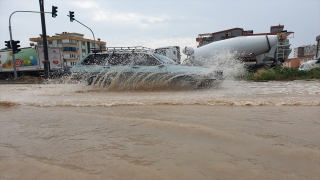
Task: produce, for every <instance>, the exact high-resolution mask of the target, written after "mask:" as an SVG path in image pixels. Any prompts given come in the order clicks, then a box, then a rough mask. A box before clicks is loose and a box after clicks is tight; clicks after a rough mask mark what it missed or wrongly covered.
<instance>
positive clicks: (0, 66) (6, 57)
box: [0, 47, 39, 71]
mask: <svg viewBox="0 0 320 180" xmlns="http://www.w3.org/2000/svg"><path fill="white" fill-rule="evenodd" d="M20 50H21V51H20V52H19V53H17V54H14V57H15V63H16V68H17V70H18V71H24V70H37V69H38V65H39V64H38V59H37V53H36V50H35V49H34V48H31V47H30V48H21V49H20ZM0 70H1V71H13V59H12V51H11V50H7V51H1V52H0Z"/></svg>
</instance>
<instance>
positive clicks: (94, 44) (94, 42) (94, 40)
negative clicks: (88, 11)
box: [67, 15, 96, 49]
mask: <svg viewBox="0 0 320 180" xmlns="http://www.w3.org/2000/svg"><path fill="white" fill-rule="evenodd" d="M67 16H68V17H70V16H69V15H67ZM73 19H74V18H73ZM74 20H75V21H77V22H78V23H80V24H81V25H82V26H84V27H86V28H88V29H89V30H90V31H91V33H92V35H93V46H94V49H96V39H95V37H94V34H93V31H92V30H91V29H90V28H89V27H88V26H86V25H84V24H82V23H81V22H80V21H78V20H76V19H74Z"/></svg>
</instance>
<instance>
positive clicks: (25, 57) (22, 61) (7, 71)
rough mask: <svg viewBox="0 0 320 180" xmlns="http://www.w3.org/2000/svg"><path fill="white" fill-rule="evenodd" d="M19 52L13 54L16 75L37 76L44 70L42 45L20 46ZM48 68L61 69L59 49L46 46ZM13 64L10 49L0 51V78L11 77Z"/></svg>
mask: <svg viewBox="0 0 320 180" xmlns="http://www.w3.org/2000/svg"><path fill="white" fill-rule="evenodd" d="M20 50H21V51H20V52H19V53H17V54H15V55H14V56H15V65H16V71H17V74H18V76H21V75H32V76H39V74H42V73H43V70H44V66H43V65H44V52H43V48H42V47H37V48H32V47H27V48H20ZM48 55H49V61H50V70H52V71H55V70H58V69H61V67H62V62H61V49H60V48H51V47H49V48H48ZM13 73H14V66H13V59H12V51H11V50H1V51H0V79H6V78H11V77H13Z"/></svg>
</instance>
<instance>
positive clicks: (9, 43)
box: [5, 41, 11, 49]
mask: <svg viewBox="0 0 320 180" xmlns="http://www.w3.org/2000/svg"><path fill="white" fill-rule="evenodd" d="M5 43H6V46H7V48H9V49H11V42H10V41H5Z"/></svg>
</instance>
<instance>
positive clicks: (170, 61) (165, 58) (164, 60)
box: [154, 54, 177, 64]
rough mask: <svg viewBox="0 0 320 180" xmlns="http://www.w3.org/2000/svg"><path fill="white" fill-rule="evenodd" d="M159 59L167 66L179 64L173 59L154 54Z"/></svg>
mask: <svg viewBox="0 0 320 180" xmlns="http://www.w3.org/2000/svg"><path fill="white" fill-rule="evenodd" d="M154 55H155V56H156V57H157V58H159V59H160V61H162V62H164V63H166V64H177V63H176V62H174V61H173V60H172V59H170V58H168V57H166V56H163V55H160V54H154Z"/></svg>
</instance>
